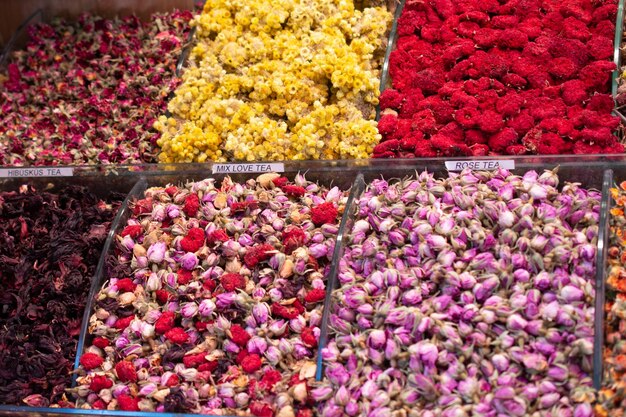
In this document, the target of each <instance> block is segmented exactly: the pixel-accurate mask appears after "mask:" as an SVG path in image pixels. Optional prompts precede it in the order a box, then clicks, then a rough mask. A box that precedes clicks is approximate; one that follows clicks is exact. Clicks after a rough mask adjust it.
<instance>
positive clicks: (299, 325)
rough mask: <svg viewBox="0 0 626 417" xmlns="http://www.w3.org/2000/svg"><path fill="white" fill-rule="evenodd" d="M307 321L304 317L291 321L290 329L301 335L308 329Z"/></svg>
mask: <svg viewBox="0 0 626 417" xmlns="http://www.w3.org/2000/svg"><path fill="white" fill-rule="evenodd" d="M306 325H307V323H306V319H305V318H304V317H302V316H298V317H296V318H293V319H291V320H289V328H290V329H291V330H292V331H293V332H296V333H301V332H302V330H303V329H304V328H305V327H306Z"/></svg>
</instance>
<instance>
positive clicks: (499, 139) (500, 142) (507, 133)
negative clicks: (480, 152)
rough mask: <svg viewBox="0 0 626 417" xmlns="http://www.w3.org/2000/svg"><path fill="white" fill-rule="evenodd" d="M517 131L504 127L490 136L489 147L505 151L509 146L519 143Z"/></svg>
mask: <svg viewBox="0 0 626 417" xmlns="http://www.w3.org/2000/svg"><path fill="white" fill-rule="evenodd" d="M517 139H518V135H517V132H516V131H515V130H514V129H512V128H510V127H507V128H504V129H502V130H501V131H500V132H498V133H496V134H495V135H493V136H492V137H491V138H489V141H488V142H487V143H488V144H489V147H490V148H491V149H492V150H494V151H496V152H504V151H505V150H506V148H507V147H509V146H511V145H515V144H517Z"/></svg>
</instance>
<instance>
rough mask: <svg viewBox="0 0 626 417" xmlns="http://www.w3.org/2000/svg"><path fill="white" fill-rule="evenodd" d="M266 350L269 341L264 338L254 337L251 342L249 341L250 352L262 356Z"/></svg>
mask: <svg viewBox="0 0 626 417" xmlns="http://www.w3.org/2000/svg"><path fill="white" fill-rule="evenodd" d="M266 350H267V341H266V340H265V339H264V338H262V337H258V336H254V337H252V338H251V339H250V340H248V352H250V353H258V354H259V355H262V354H264V353H265V351H266Z"/></svg>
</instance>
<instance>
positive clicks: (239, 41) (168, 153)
mask: <svg viewBox="0 0 626 417" xmlns="http://www.w3.org/2000/svg"><path fill="white" fill-rule="evenodd" d="M380 3H382V2H381V1H361V2H353V1H337V0H277V1H271V2H270V1H267V0H208V1H207V2H206V3H205V6H204V11H203V13H202V14H201V15H199V16H198V17H197V18H196V19H195V20H194V22H193V24H195V25H196V26H197V28H198V32H197V35H198V43H197V45H196V46H195V48H194V49H193V51H192V55H191V64H192V65H191V67H190V68H189V69H187V70H186V72H185V73H184V75H183V80H184V82H183V84H182V85H181V86H180V87H179V88H178V89H177V91H176V97H175V98H174V99H173V100H172V102H171V103H170V106H169V110H170V112H171V113H172V115H173V116H174V117H171V118H169V119H168V118H167V117H165V116H163V117H161V118H160V119H159V121H158V122H157V123H156V124H155V126H156V127H157V128H158V129H159V130H160V131H161V132H162V133H163V137H162V138H161V139H160V140H159V142H158V143H159V146H160V147H161V150H162V152H161V154H160V155H159V160H160V161H161V162H194V161H198V162H204V161H205V160H219V161H225V160H238V161H241V160H243V161H245V160H248V161H252V160H289V159H298V160H302V159H344V158H367V157H368V156H369V155H370V154H371V152H372V150H373V149H374V146H375V145H376V144H377V143H378V142H379V140H380V135H379V134H378V131H377V129H376V122H375V121H374V117H375V114H376V112H375V107H376V105H377V104H378V95H379V83H380V76H379V74H380V67H381V65H382V61H383V53H384V51H385V46H386V42H385V41H386V38H385V37H386V33H387V29H388V27H389V26H390V25H391V19H392V16H391V13H389V12H388V11H387V9H386V7H381V6H377V5H378V4H380ZM363 5H364V6H365V7H364V8H362V9H359V6H363ZM370 6H371V7H370Z"/></svg>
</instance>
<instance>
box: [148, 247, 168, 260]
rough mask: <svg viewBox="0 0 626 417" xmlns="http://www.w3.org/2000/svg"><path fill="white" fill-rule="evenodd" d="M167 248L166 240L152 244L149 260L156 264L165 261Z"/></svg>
mask: <svg viewBox="0 0 626 417" xmlns="http://www.w3.org/2000/svg"><path fill="white" fill-rule="evenodd" d="M166 250H167V245H166V244H165V243H164V242H156V243H153V244H152V245H150V247H149V248H148V253H147V255H148V260H149V261H150V262H153V263H155V264H159V263H161V262H163V259H165V251H166Z"/></svg>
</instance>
